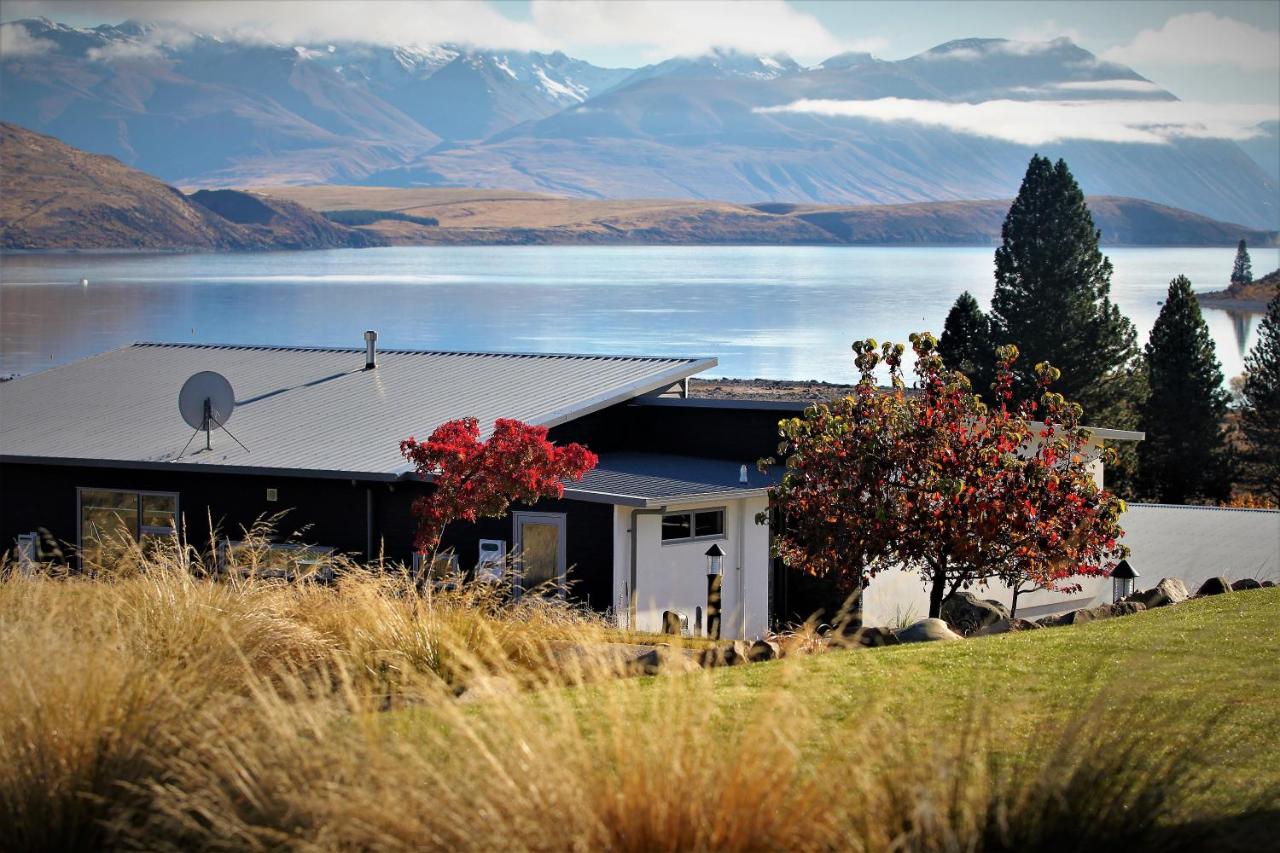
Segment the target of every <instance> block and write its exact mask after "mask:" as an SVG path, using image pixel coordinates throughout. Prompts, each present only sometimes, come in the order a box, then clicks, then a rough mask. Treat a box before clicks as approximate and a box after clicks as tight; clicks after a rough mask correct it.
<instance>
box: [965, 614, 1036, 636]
mask: <svg viewBox="0 0 1280 853" xmlns="http://www.w3.org/2000/svg"><path fill="white" fill-rule="evenodd" d="M1039 627H1041V626H1040V625H1037V624H1036V623H1035V622H1032V621H1031V620H1030V619H1022V618H1019V617H1013V618H1010V619H1001V620H1000V621H998V622H992V623H991V624H990V625H983V626H982V627H981V628H979V629H978V630H976V631H974V632H973V633H972V634H970V635H969V636H970V637H990V636H992V635H994V634H1013V633H1016V632H1018V631H1034V630H1035V629H1037V628H1039Z"/></svg>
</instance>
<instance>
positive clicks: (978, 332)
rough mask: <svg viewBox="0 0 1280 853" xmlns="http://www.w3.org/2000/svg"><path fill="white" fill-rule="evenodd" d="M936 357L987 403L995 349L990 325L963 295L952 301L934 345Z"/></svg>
mask: <svg viewBox="0 0 1280 853" xmlns="http://www.w3.org/2000/svg"><path fill="white" fill-rule="evenodd" d="M938 353H939V355H941V356H942V360H943V363H944V364H945V365H946V366H947V369H948V370H955V371H959V372H960V373H963V374H964V375H965V376H967V377H969V381H970V382H971V383H972V385H973V390H974V391H975V392H976V393H979V394H981V395H983V397H986V398H988V401H990V391H991V389H990V385H991V380H992V379H993V378H994V377H993V371H994V369H995V359H996V356H995V347H994V346H993V344H992V342H991V321H990V320H989V319H988V318H987V315H986V314H984V313H982V309H981V308H979V307H978V300H976V299H974V298H973V294H971V293H969V291H967V290H966V291H965V292H964V293H962V294H960V296H959V297H958V298H957V299H956V302H955V304H954V305H952V306H951V311H950V312H949V313H948V314H947V321H946V323H945V324H944V325H943V327H942V338H941V339H940V340H939V341H938Z"/></svg>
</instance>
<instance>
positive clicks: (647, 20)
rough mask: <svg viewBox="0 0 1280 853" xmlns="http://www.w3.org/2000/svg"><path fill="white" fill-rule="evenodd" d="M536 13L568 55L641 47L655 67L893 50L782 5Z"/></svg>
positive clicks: (649, 0) (774, 1) (551, 0)
mask: <svg viewBox="0 0 1280 853" xmlns="http://www.w3.org/2000/svg"><path fill="white" fill-rule="evenodd" d="M532 13H533V21H534V23H535V25H536V26H537V27H538V29H539V30H540V31H541V32H543V33H545V34H546V35H547V36H548V37H549V38H551V39H552V40H554V41H556V42H557V43H560V44H564V45H566V46H568V47H569V48H573V47H577V46H588V45H589V46H592V47H635V46H639V47H641V48H643V49H645V52H646V53H647V54H648V55H650V56H651V57H652V58H653V59H659V58H666V57H669V56H671V55H673V54H674V55H679V56H690V55H698V54H703V53H706V52H707V51H709V50H711V49H712V48H733V49H735V50H740V51H743V52H747V53H763V54H774V53H788V54H791V55H792V56H794V57H796V58H797V59H800V60H801V61H816V60H819V59H825V58H827V57H829V56H832V55H834V54H837V53H841V52H843V51H848V50H861V51H868V52H870V51H878V50H883V49H884V48H885V47H886V46H887V42H886V41H885V40H884V39H877V38H867V39H859V40H855V41H852V42H850V41H842V40H840V39H837V38H836V37H835V36H834V35H832V34H831V33H830V32H829V31H828V30H827V28H826V27H824V26H823V25H822V23H821V22H820V21H819V20H818V19H817V18H816V17H814V16H813V15H811V14H809V13H807V12H802V11H800V10H798V9H796V8H795V7H794V6H792V5H791V4H789V3H786V2H783V0H755V2H751V3H742V2H734V0H699V2H681V3H675V2H668V1H667V0H533V5H532Z"/></svg>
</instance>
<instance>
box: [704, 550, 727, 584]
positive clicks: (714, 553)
mask: <svg viewBox="0 0 1280 853" xmlns="http://www.w3.org/2000/svg"><path fill="white" fill-rule="evenodd" d="M723 574H724V550H723V549H722V548H721V547H720V545H719V543H717V544H715V545H712V546H711V547H710V548H708V549H707V577H709V578H710V577H716V576H718V575H723Z"/></svg>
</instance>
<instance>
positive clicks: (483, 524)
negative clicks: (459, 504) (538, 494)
mask: <svg viewBox="0 0 1280 853" xmlns="http://www.w3.org/2000/svg"><path fill="white" fill-rule="evenodd" d="M512 510H513V511H521V510H529V511H532V512H555V513H564V516H565V562H566V564H567V567H568V583H569V595H570V597H571V598H573V599H575V600H577V601H582V602H585V603H587V604H589V605H590V606H591V607H592V609H594V610H606V609H607V608H608V607H609V606H610V605H611V604H613V601H612V598H613V505H612V504H602V503H587V502H585V501H571V500H547V501H539V502H538V503H537V504H535V505H534V506H532V507H528V506H524V505H523V504H518V505H516V506H514V507H512ZM514 535H515V522H514V520H513V519H512V517H511V516H510V515H508V516H506V517H505V518H482V519H480V520H479V521H477V522H476V523H475V524H467V523H465V522H454V523H453V524H450V525H449V526H448V527H447V528H446V529H445V532H444V536H443V538H442V541H441V547H442V548H452V549H454V553H456V554H457V555H458V563H459V565H460V566H462V567H463V568H470V567H472V566H474V565H475V562H476V558H477V556H478V555H479V542H480V540H481V539H501V540H502V541H504V542H506V543H507V548H508V549H510V548H511V547H512V538H513V536H514Z"/></svg>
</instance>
